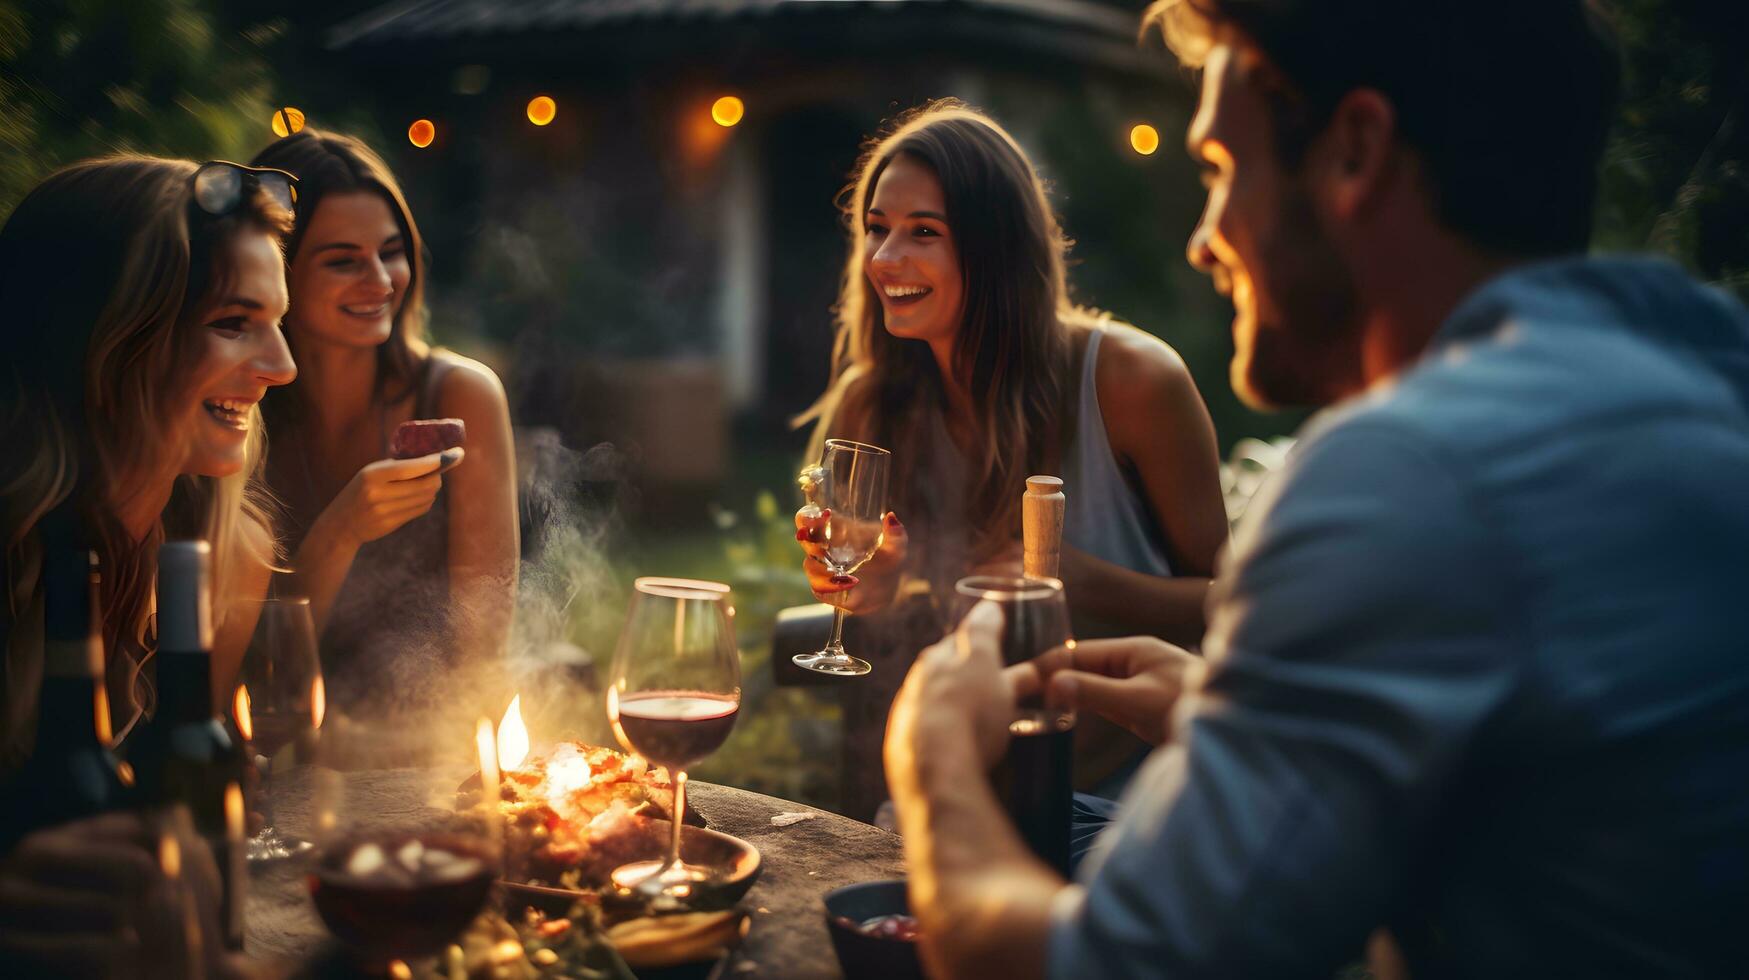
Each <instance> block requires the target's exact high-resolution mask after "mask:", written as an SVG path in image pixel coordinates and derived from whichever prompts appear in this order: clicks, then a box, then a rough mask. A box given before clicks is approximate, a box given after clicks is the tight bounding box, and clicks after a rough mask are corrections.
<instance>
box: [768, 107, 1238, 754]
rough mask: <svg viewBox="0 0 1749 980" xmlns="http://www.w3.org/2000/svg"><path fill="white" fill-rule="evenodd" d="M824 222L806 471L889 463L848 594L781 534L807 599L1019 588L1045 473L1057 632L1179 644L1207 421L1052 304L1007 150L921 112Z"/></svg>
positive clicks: (856, 607) (1039, 207)
mask: <svg viewBox="0 0 1749 980" xmlns="http://www.w3.org/2000/svg"><path fill="white" fill-rule="evenodd" d="M843 207H844V216H845V220H846V222H847V223H848V226H849V228H850V254H849V258H848V261H847V263H846V265H845V269H844V276H843V287H842V292H841V294H840V297H839V302H838V306H837V312H838V334H837V341H836V344H835V347H834V356H833V366H832V381H831V383H830V385H829V386H828V387H827V390H826V392H825V394H824V395H822V396H821V398H820V400H819V401H818V402H817V403H816V404H815V405H814V406H813V408H812V409H810V411H809V412H808V413H807V414H806V415H804V416H803V420H813V421H814V422H815V426H814V431H813V438H812V442H811V445H810V448H809V456H808V458H810V459H813V458H817V453H818V450H819V449H820V447H821V446H822V444H823V442H824V440H825V439H826V438H828V437H844V438H850V439H856V440H860V441H865V442H872V443H875V444H877V445H881V446H885V447H887V448H889V449H891V450H892V451H893V453H894V465H895V467H896V471H895V472H894V474H893V475H892V478H891V486H892V487H893V488H894V490H895V495H894V502H893V504H892V506H893V510H894V512H895V513H894V514H892V515H889V517H888V533H887V535H886V542H887V543H886V544H885V545H884V546H883V548H882V550H881V552H880V553H878V554H877V555H876V557H875V558H874V559H872V560H871V561H870V562H869V563H868V564H866V565H864V566H863V568H862V569H861V570H859V572H858V574H857V576H856V577H855V578H856V581H854V582H851V581H845V580H843V579H837V580H835V579H834V578H833V577H832V576H831V575H830V574H829V573H828V572H827V570H826V569H825V566H824V565H823V564H822V563H821V562H819V561H818V560H816V557H817V555H818V554H819V551H820V549H821V547H822V546H821V545H820V544H819V543H817V542H814V541H811V540H809V538H810V536H817V534H816V533H815V531H814V527H813V525H812V524H811V523H810V521H809V519H808V517H807V516H806V515H805V514H798V516H797V526H798V538H800V539H802V540H803V541H804V544H803V547H804V549H805V550H807V551H808V558H807V560H805V561H804V562H803V567H804V568H805V569H806V570H807V572H808V576H809V579H810V584H811V585H812V586H813V588H814V591H815V593H816V595H817V596H818V597H819V598H821V599H822V601H830V602H841V603H844V604H845V605H847V606H848V608H849V609H850V611H852V612H868V611H873V610H876V609H880V608H882V607H884V606H885V605H887V604H888V603H889V602H891V601H892V598H893V596H894V595H895V593H896V592H897V591H898V587H899V583H900V579H901V578H905V579H908V580H922V582H923V583H926V584H925V585H923V586H921V587H923V588H926V589H927V590H928V591H929V592H930V593H932V594H934V595H936V596H951V595H952V589H953V584H954V581H955V579H956V578H957V577H959V576H962V575H965V574H968V573H970V572H972V571H974V570H984V571H1003V572H1007V573H1008V574H1016V575H1017V574H1019V570H1020V561H1019V557H1020V548H1019V537H1020V498H1021V495H1022V491H1023V489H1024V487H1025V481H1026V478H1027V477H1028V476H1029V475H1033V474H1046V473H1048V474H1055V475H1061V476H1062V477H1063V478H1064V480H1065V483H1066V493H1067V497H1068V511H1067V514H1066V517H1065V522H1064V528H1063V551H1062V562H1061V576H1062V579H1063V581H1064V585H1065V591H1066V594H1067V598H1068V601H1069V604H1070V608H1071V612H1072V614H1073V615H1074V617H1075V620H1076V625H1077V630H1078V632H1079V633H1080V634H1082V635H1087V634H1088V633H1094V634H1096V635H1116V634H1120V633H1151V634H1154V635H1158V636H1162V637H1165V638H1168V639H1171V640H1174V641H1175V642H1179V643H1191V644H1194V643H1196V642H1198V641H1199V640H1200V639H1201V636H1202V630H1203V625H1204V623H1203V598H1204V595H1205V594H1206V592H1207V588H1208V583H1209V577H1210V576H1211V575H1212V573H1213V569H1214V560H1215V553H1216V551H1217V550H1218V549H1219V548H1220V546H1221V545H1222V544H1223V543H1224V542H1225V541H1226V539H1227V522H1226V514H1225V510H1224V507H1223V504H1222V498H1221V492H1220V477H1219V462H1218V459H1217V457H1216V448H1215V437H1214V428H1213V425H1212V423H1211V422H1210V420H1209V416H1208V411H1207V409H1206V408H1205V407H1204V406H1203V403H1202V399H1201V397H1200V396H1199V395H1198V393H1197V390H1196V386H1195V384H1194V382H1193V381H1192V380H1191V377H1190V374H1189V372H1188V371H1187V370H1186V369H1185V367H1184V363H1183V362H1182V361H1181V360H1180V359H1179V357H1178V355H1177V354H1176V353H1175V352H1174V351H1173V350H1172V349H1171V348H1170V347H1168V346H1167V345H1166V344H1164V343H1162V342H1161V341H1159V340H1157V339H1155V338H1153V337H1151V336H1149V335H1147V334H1145V333H1143V332H1142V331H1140V330H1137V329H1135V328H1134V327H1130V326H1126V325H1123V324H1120V323H1117V322H1115V321H1113V320H1112V319H1111V318H1110V317H1109V316H1106V315H1101V314H1097V313H1094V312H1092V311H1088V310H1083V309H1079V308H1077V307H1075V306H1074V305H1072V304H1071V302H1070V300H1069V290H1068V286H1067V282H1066V277H1065V273H1064V253H1065V251H1066V249H1067V242H1066V240H1065V238H1064V236H1063V234H1062V231H1061V230H1060V228H1059V226H1058V223H1057V219H1056V216H1055V215H1054V214H1053V213H1052V210H1051V207H1050V203H1049V201H1048V200H1047V199H1046V194H1045V190H1044V187H1043V186H1042V184H1041V183H1040V181H1039V178H1038V176H1037V174H1036V173H1035V172H1034V170H1033V167H1032V164H1031V163H1030V162H1029V161H1028V160H1027V158H1026V155H1025V153H1024V152H1023V151H1022V150H1021V149H1020V147H1019V146H1018V145H1017V144H1016V143H1015V141H1014V140H1013V138H1012V137H1010V136H1009V135H1008V134H1007V133H1006V132H1004V131H1003V130H1002V128H1001V127H999V126H998V125H997V124H996V123H995V122H994V121H992V120H991V119H990V118H989V117H987V116H985V115H983V114H981V113H979V112H977V111H975V110H973V109H970V108H968V107H966V106H964V105H963V104H961V103H959V102H957V101H954V100H943V101H939V102H933V103H930V104H927V105H924V106H921V107H919V108H918V109H915V110H912V111H911V112H909V113H906V114H904V115H902V116H900V117H899V118H898V119H896V120H895V121H894V123H893V125H892V127H891V128H890V129H889V130H888V131H887V133H886V134H885V135H884V136H883V137H882V138H880V139H879V140H878V141H877V142H874V143H873V144H872V145H871V146H870V147H869V148H868V149H867V151H866V152H865V153H864V155H863V158H862V161H861V165H860V166H859V168H858V173H857V177H856V181H855V183H854V184H853V185H852V187H851V188H849V189H848V190H847V193H846V194H845V197H844V201H843ZM900 518H902V519H903V521H904V524H903V525H901V524H899V519H900ZM907 591H909V590H907ZM912 649H915V647H912ZM1138 745H1139V743H1138ZM1083 761H1085V758H1084V759H1083ZM1113 764H1114V765H1115V763H1113ZM1089 768H1090V767H1088V766H1082V771H1086V770H1088V769H1089ZM1107 768H1110V766H1108V767H1107Z"/></svg>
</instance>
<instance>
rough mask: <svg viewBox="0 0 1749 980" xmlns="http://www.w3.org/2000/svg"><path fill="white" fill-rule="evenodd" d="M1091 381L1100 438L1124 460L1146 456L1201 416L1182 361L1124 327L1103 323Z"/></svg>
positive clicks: (1166, 348) (1149, 336)
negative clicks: (1097, 405) (1102, 435)
mask: <svg viewBox="0 0 1749 980" xmlns="http://www.w3.org/2000/svg"><path fill="white" fill-rule="evenodd" d="M1094 379H1095V383H1096V384H1097V385H1098V389H1099V403H1100V406H1101V409H1102V411H1101V414H1102V415H1104V416H1105V428H1106V433H1107V435H1108V437H1109V438H1110V440H1111V442H1112V445H1113V447H1114V448H1117V449H1118V450H1119V451H1120V452H1123V453H1125V454H1126V455H1128V454H1133V453H1134V452H1145V451H1147V450H1148V448H1149V446H1150V444H1151V443H1153V442H1155V441H1156V440H1158V439H1160V437H1162V436H1165V435H1168V434H1169V433H1170V432H1172V431H1175V430H1176V426H1178V425H1180V424H1196V423H1199V422H1200V420H1201V417H1202V416H1203V415H1204V413H1205V411H1206V410H1204V409H1202V396H1201V394H1200V393H1198V391H1197V389H1196V381H1195V380H1194V379H1193V378H1192V377H1191V374H1190V369H1189V368H1188V367H1187V366H1186V365H1185V363H1184V358H1182V357H1180V356H1179V355H1178V352H1177V351H1176V350H1173V349H1172V346H1171V345H1170V344H1168V343H1166V342H1165V341H1164V340H1161V339H1160V338H1159V337H1156V336H1154V335H1153V334H1150V333H1148V332H1147V331H1145V330H1142V329H1140V328H1137V327H1135V326H1132V325H1130V324H1127V323H1121V322H1117V321H1110V322H1108V323H1107V324H1106V327H1105V338H1104V339H1103V340H1102V341H1101V343H1100V345H1099V364H1098V365H1097V367H1096V370H1095V374H1094Z"/></svg>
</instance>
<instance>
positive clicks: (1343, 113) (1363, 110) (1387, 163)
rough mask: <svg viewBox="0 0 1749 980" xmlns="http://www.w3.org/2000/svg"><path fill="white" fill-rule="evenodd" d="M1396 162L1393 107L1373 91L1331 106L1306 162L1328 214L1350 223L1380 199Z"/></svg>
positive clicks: (1355, 92) (1360, 91)
mask: <svg viewBox="0 0 1749 980" xmlns="http://www.w3.org/2000/svg"><path fill="white" fill-rule="evenodd" d="M1396 160H1397V110H1396V108H1395V107H1394V106H1393V105H1392V104H1391V100H1390V99H1387V98H1385V96H1384V95H1383V94H1381V93H1380V92H1378V91H1377V90H1375V89H1369V88H1358V89H1355V90H1353V91H1351V92H1349V93H1348V94H1347V95H1344V96H1343V97H1342V100H1341V101H1340V102H1338V103H1336V108H1335V110H1334V111H1333V112H1331V114H1330V121H1329V124H1328V125H1326V126H1325V127H1324V131H1323V132H1322V133H1320V134H1319V135H1318V138H1317V139H1316V140H1315V141H1314V142H1313V145H1312V147H1311V152H1310V159H1308V161H1307V162H1308V164H1310V165H1311V168H1312V173H1313V175H1314V177H1315V186H1317V187H1318V188H1319V189H1320V190H1321V191H1322V194H1321V195H1320V196H1322V197H1323V198H1324V200H1325V202H1326V206H1327V207H1328V208H1329V209H1330V213H1331V215H1332V216H1333V217H1335V218H1337V219H1339V220H1352V219H1354V218H1355V217H1357V216H1359V215H1361V214H1363V213H1364V212H1365V211H1366V210H1367V209H1368V208H1369V207H1371V205H1372V204H1373V202H1374V201H1376V200H1377V199H1378V198H1379V196H1380V194H1381V193H1382V192H1383V190H1384V189H1385V186H1386V185H1387V184H1388V183H1389V181H1390V180H1391V179H1392V177H1393V176H1394V173H1393V171H1394V168H1395V164H1396Z"/></svg>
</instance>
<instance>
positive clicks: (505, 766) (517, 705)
mask: <svg viewBox="0 0 1749 980" xmlns="http://www.w3.org/2000/svg"><path fill="white" fill-rule="evenodd" d="M526 758H528V726H527V725H524V724H523V723H522V695H520V694H518V695H517V696H516V697H514V698H511V699H510V707H508V708H505V709H504V719H503V720H502V721H500V722H499V723H498V771H499V772H510V771H512V770H514V769H515V768H516V767H517V766H520V765H522V760H524V759H526Z"/></svg>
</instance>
